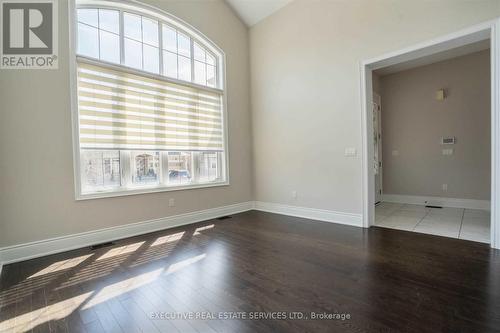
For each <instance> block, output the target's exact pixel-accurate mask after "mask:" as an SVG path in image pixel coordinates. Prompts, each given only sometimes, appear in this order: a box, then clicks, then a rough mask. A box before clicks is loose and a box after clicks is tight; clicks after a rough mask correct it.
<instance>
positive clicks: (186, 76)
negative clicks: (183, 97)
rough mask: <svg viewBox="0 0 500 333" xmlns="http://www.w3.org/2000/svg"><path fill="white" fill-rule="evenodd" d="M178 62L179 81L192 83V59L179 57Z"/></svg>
mask: <svg viewBox="0 0 500 333" xmlns="http://www.w3.org/2000/svg"><path fill="white" fill-rule="evenodd" d="M177 61H178V62H179V67H178V68H179V69H178V72H179V80H184V81H191V59H189V58H186V57H183V56H179V57H178V59H177Z"/></svg>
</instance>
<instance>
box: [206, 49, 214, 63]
mask: <svg viewBox="0 0 500 333" xmlns="http://www.w3.org/2000/svg"><path fill="white" fill-rule="evenodd" d="M207 64H209V65H212V66H215V57H214V56H213V55H211V54H210V53H208V52H207Z"/></svg>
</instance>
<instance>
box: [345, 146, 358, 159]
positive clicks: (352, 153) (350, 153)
mask: <svg viewBox="0 0 500 333" xmlns="http://www.w3.org/2000/svg"><path fill="white" fill-rule="evenodd" d="M344 155H345V156H349V157H352V156H356V148H353V147H347V148H346V149H345V151H344Z"/></svg>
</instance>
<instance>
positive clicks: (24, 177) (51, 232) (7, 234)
mask: <svg viewBox="0 0 500 333" xmlns="http://www.w3.org/2000/svg"><path fill="white" fill-rule="evenodd" d="M58 3H59V56H60V61H59V69H58V70H49V71H45V70H37V71H35V70H24V71H21V70H0V247H2V246H8V245H12V244H19V243H25V242H30V241H35V240H41V239H46V238H50V237H56V236H62V235H67V234H74V233H79V232H84V231H89V230H95V229H100V228H106V227H111V226H117V225H122V224H127V223H131V222H138V221H144V220H148V219H154V218H160V217H165V216H169V215H174V214H179V213H185V212H190V211H196V210H201V209H206V208H211V207H219V206H224V205H228V204H233V203H238V202H244V201H248V200H252V198H253V194H252V162H251V156H252V149H251V142H252V140H251V127H250V123H251V122H250V120H251V117H250V113H249V112H250V110H249V108H250V107H249V104H250V103H249V83H250V82H249V59H248V54H249V50H248V29H247V28H246V27H245V26H244V25H243V24H242V23H241V22H240V20H239V19H238V18H237V17H236V15H235V14H234V13H233V11H232V10H231V9H230V8H229V7H228V6H227V5H226V4H225V3H224V2H223V1H222V0H221V1H148V3H150V4H153V5H156V6H158V7H160V8H162V9H164V10H166V11H167V12H169V13H171V14H173V15H176V16H178V17H179V18H181V19H183V20H185V21H186V22H188V23H190V24H191V25H193V26H194V27H196V28H198V29H199V30H200V31H202V32H203V33H204V34H205V35H206V36H208V37H209V38H210V39H212V40H213V41H214V42H215V43H216V44H218V45H219V46H220V47H221V48H222V49H223V50H224V51H225V52H226V55H227V84H228V89H227V92H228V118H229V137H230V140H229V151H230V154H229V155H230V178H231V179H230V181H231V185H230V186H228V187H217V188H208V189H199V190H187V191H176V192H164V193H157V194H145V195H135V196H128V197H119V198H109V199H96V200H88V201H79V202H76V201H75V200H74V185H73V160H72V143H71V112H70V86H69V69H68V66H69V64H68V52H69V51H68V49H69V44H68V15H67V13H68V8H67V4H68V1H66V0H61V1H58ZM169 198H175V202H176V207H171V208H170V207H168V199H169Z"/></svg>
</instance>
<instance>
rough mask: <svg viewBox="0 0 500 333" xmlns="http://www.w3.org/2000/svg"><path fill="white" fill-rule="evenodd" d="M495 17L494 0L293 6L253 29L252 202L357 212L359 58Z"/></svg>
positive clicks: (359, 0) (301, 2)
mask: <svg viewBox="0 0 500 333" xmlns="http://www.w3.org/2000/svg"><path fill="white" fill-rule="evenodd" d="M499 15H500V2H499V1H498V0H496V1H460V0H442V1H393V0H378V1H373V0H352V1H347V0H346V1H328V0H324V1H321V0H296V1H294V2H292V3H291V4H290V5H288V6H286V7H284V8H283V9H282V10H280V11H278V12H276V13H275V14H273V15H271V16H270V17H268V18H267V19H265V20H264V21H262V22H261V23H259V24H257V25H256V26H254V27H253V28H252V29H251V30H250V50H251V56H250V59H251V73H252V85H251V88H252V119H253V139H254V168H255V169H254V172H255V196H256V200H261V201H268V202H276V203H285V204H292V205H298V206H305V207H313V208H322V209H328V210H333V211H340V212H350V213H359V214H361V212H362V197H361V180H362V171H361V156H360V154H359V152H360V149H361V120H360V118H361V106H360V72H359V68H360V65H359V63H360V61H361V60H363V59H369V58H372V57H375V56H379V55H382V54H384V53H387V52H390V51H395V50H398V49H401V48H404V47H408V46H411V45H414V44H416V43H419V42H422V41H425V40H428V39H431V38H434V37H437V36H441V35H444V34H447V33H451V32H454V31H456V30H459V29H461V28H465V27H467V26H470V25H473V24H476V23H480V22H483V21H486V20H489V19H492V18H494V17H497V16H499ZM346 147H356V148H357V150H358V156H357V157H355V158H352V157H344V149H345V148H346ZM293 190H296V191H297V195H298V196H297V199H296V200H294V199H293V198H292V195H291V192H292V191H293Z"/></svg>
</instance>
